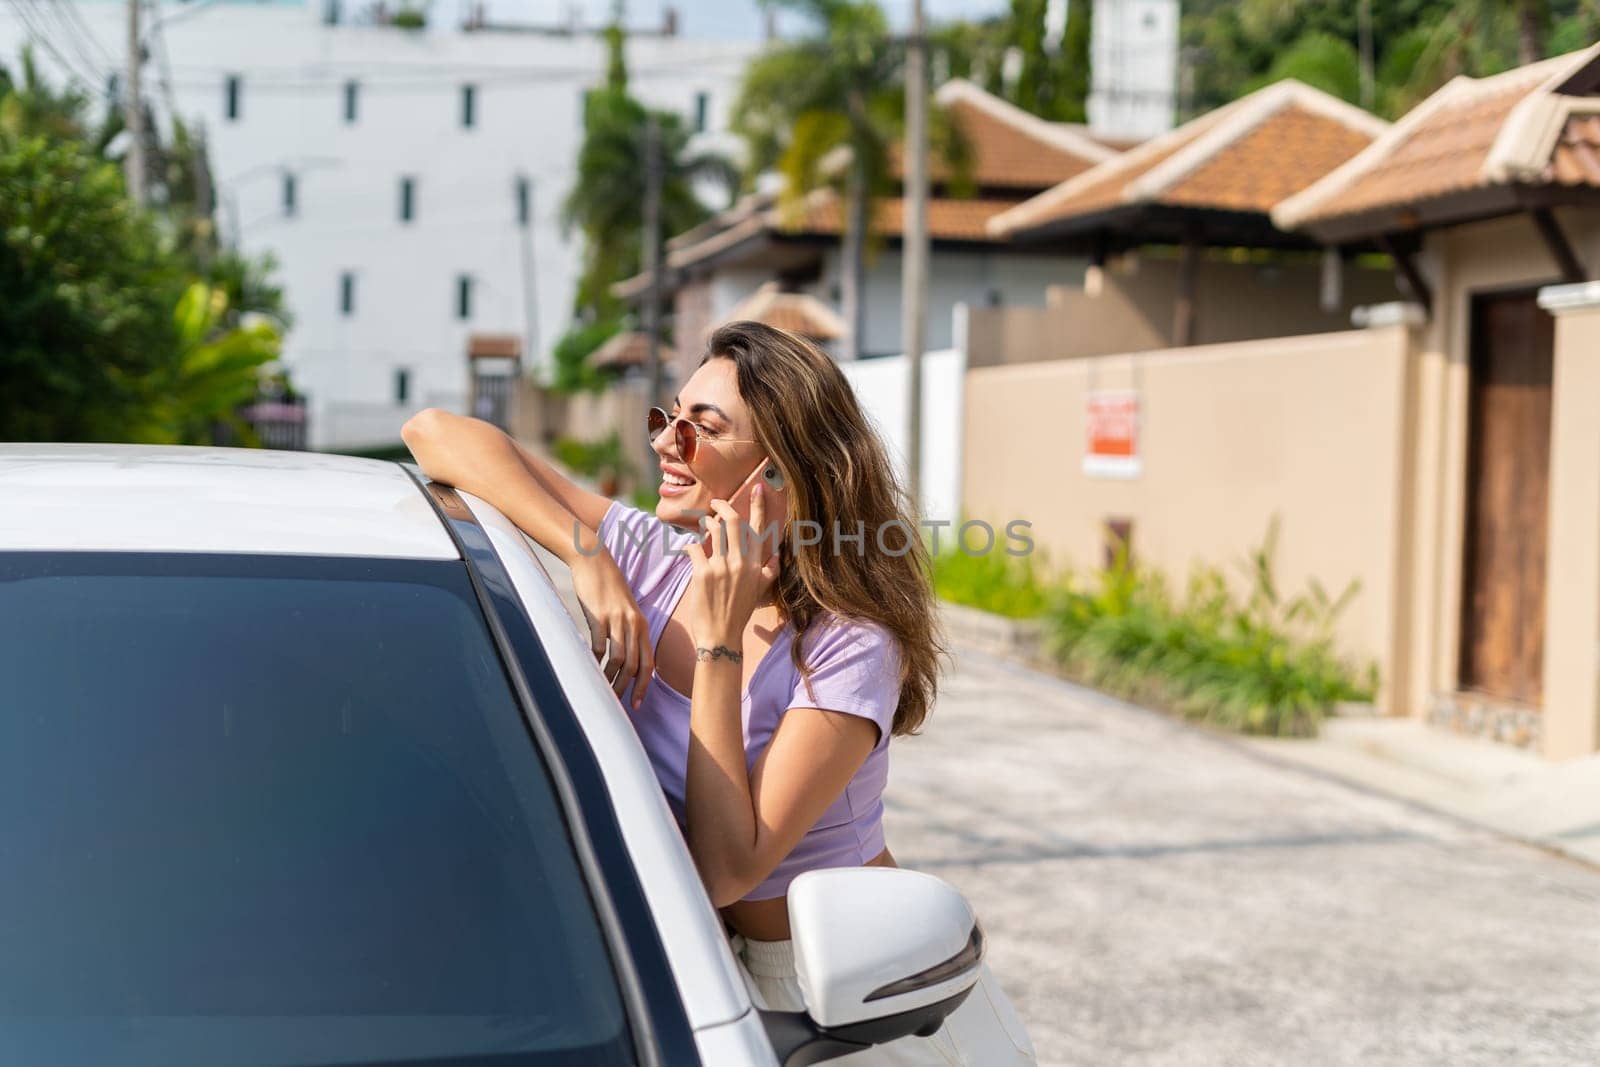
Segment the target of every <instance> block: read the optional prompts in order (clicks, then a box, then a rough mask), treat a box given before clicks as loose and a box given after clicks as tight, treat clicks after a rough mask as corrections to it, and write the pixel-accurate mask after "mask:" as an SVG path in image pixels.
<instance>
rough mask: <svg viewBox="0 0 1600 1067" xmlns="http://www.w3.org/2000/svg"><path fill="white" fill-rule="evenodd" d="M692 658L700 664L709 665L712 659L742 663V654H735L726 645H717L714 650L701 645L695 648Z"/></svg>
mask: <svg viewBox="0 0 1600 1067" xmlns="http://www.w3.org/2000/svg"><path fill="white" fill-rule="evenodd" d="M694 658H695V659H696V660H698V661H699V662H701V663H709V662H710V661H712V660H714V659H726V660H732V661H733V662H734V663H743V662H744V653H743V652H735V651H734V650H733V649H731V648H729V647H728V646H727V645H718V646H717V647H716V648H706V647H705V646H703V645H699V646H696V647H695V650H694Z"/></svg>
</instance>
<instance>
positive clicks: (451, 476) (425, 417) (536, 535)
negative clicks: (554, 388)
mask: <svg viewBox="0 0 1600 1067" xmlns="http://www.w3.org/2000/svg"><path fill="white" fill-rule="evenodd" d="M400 439H401V440H402V441H404V442H405V444H406V447H407V448H409V449H410V450H411V454H412V456H414V457H415V458H416V461H417V466H418V467H420V468H421V469H422V472H423V473H424V474H426V475H427V476H428V477H429V478H431V479H433V480H434V481H438V482H444V483H446V484H448V485H453V486H455V487H456V488H457V489H461V490H464V491H466V492H468V493H471V494H472V495H473V496H476V497H480V498H481V499H483V500H485V501H487V502H488V503H490V504H492V505H494V506H495V507H496V508H498V509H500V511H501V512H503V513H504V514H505V516H506V518H508V519H510V520H511V521H512V522H513V523H515V524H516V525H517V527H518V528H519V529H521V530H522V531H524V532H525V533H527V535H528V536H529V537H531V538H533V539H534V540H535V541H537V542H538V543H539V544H540V545H542V546H543V547H544V548H546V549H548V550H549V551H550V552H552V553H554V554H555V555H556V557H557V558H559V559H560V560H561V561H562V562H563V563H565V564H566V565H567V566H568V567H570V568H571V570H572V584H573V588H574V590H575V591H576V592H577V594H578V600H579V602H580V603H581V604H582V605H583V609H584V613H585V615H586V616H587V619H588V623H589V647H590V648H591V649H592V650H593V652H594V655H595V659H596V660H597V661H599V660H605V658H606V655H607V653H608V651H609V653H610V657H611V658H610V660H609V662H607V672H606V673H607V676H608V677H609V678H610V679H611V683H612V688H614V689H615V690H616V692H617V695H618V696H619V697H620V696H621V695H622V694H623V693H624V692H626V691H627V687H628V685H629V684H630V683H632V682H633V681H634V680H635V679H637V680H638V684H637V685H636V686H635V687H634V693H633V703H634V706H635V707H638V706H639V704H641V703H642V702H643V701H644V693H645V689H646V687H647V686H648V685H649V682H650V675H651V671H652V670H654V667H655V664H654V651H655V650H654V649H652V648H651V647H650V628H649V625H648V623H647V622H646V621H645V618H644V614H643V613H642V612H641V611H640V610H639V606H638V604H636V603H635V602H634V599H633V593H632V591H631V590H630V589H629V588H628V584H627V581H626V580H625V579H624V578H623V576H622V572H621V570H619V569H618V567H617V564H616V561H615V560H613V559H612V558H611V554H610V553H609V552H607V551H606V550H605V548H604V546H603V545H602V543H601V541H600V534H599V532H598V531H599V527H600V522H601V520H602V519H603V518H604V517H605V514H606V510H607V509H608V508H609V507H610V506H611V501H610V500H608V499H607V498H605V497H603V496H601V495H599V494H598V493H591V492H589V491H588V490H586V489H583V488H581V487H580V486H577V485H574V484H573V483H572V482H571V481H570V480H568V479H567V478H565V477H564V476H562V474H561V473H560V472H559V471H557V470H556V469H555V468H554V467H552V466H551V465H550V464H548V463H546V462H545V461H544V460H542V459H540V458H539V457H538V456H536V455H534V454H533V453H531V452H529V451H528V450H526V449H524V448H523V447H522V446H520V445H518V444H517V443H516V442H515V441H513V440H512V439H511V438H510V437H509V436H507V435H506V433H505V432H504V431H502V430H500V429H499V428H498V427H496V426H494V425H492V424H490V423H487V422H484V421H483V420H482V419H474V418H468V417H465V416H462V415H455V414H452V413H450V412H448V411H441V410H439V409H438V408H425V409H423V410H422V411H419V412H418V413H417V414H415V415H413V416H412V417H411V418H410V419H408V420H406V423H405V425H404V426H402V427H401V428H400Z"/></svg>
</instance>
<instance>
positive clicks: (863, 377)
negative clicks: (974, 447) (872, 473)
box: [840, 348, 966, 522]
mask: <svg viewBox="0 0 1600 1067" xmlns="http://www.w3.org/2000/svg"><path fill="white" fill-rule="evenodd" d="M840 367H841V368H842V369H843V370H844V373H845V377H846V378H849V379H850V384H851V385H852V386H854V387H855V391H856V396H857V397H859V398H860V399H861V406H862V407H864V408H865V409H866V411H867V414H868V415H869V416H870V417H871V418H872V420H873V421H874V422H876V423H877V424H878V431H879V433H881V434H882V435H883V439H884V441H885V442H887V443H888V445H889V450H890V452H891V453H892V454H893V456H894V461H895V464H896V467H897V469H898V470H899V471H900V476H901V477H902V478H905V476H906V443H907V442H908V441H909V440H910V437H909V432H908V429H907V426H906V420H907V419H908V418H909V414H908V412H907V410H906V408H907V404H906V400H907V397H906V388H907V385H906V374H907V370H906V358H905V357H904V356H886V357H884V358H882V359H868V360H862V361H860V362H858V363H842V364H840ZM965 373H966V359H965V357H964V355H963V353H962V352H961V351H960V350H958V349H953V348H947V349H944V350H942V351H939V352H929V353H927V354H926V355H924V356H923V357H922V514H923V516H924V517H926V518H930V519H948V520H950V521H952V522H955V521H958V520H959V519H960V517H961V511H960V509H961V414H962V412H961V406H962V379H963V377H964V375H965Z"/></svg>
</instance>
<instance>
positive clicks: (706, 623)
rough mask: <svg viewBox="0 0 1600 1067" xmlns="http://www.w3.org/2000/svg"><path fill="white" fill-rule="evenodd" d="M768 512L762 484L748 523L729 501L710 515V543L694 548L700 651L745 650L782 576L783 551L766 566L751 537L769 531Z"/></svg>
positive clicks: (694, 625) (694, 621)
mask: <svg viewBox="0 0 1600 1067" xmlns="http://www.w3.org/2000/svg"><path fill="white" fill-rule="evenodd" d="M766 513H767V509H766V501H765V499H764V498H763V496H762V486H761V483H760V482H757V483H756V485H755V486H754V487H753V488H752V489H751V490H750V522H749V523H748V524H746V523H745V522H744V520H743V519H741V518H740V517H739V513H738V512H737V511H735V510H734V509H733V506H732V505H731V504H729V503H728V502H727V501H726V500H713V501H711V514H710V515H707V516H706V533H707V534H708V535H709V537H708V540H707V542H706V543H704V544H701V545H699V546H696V547H691V548H690V549H689V559H690V561H691V562H692V563H693V564H694V573H695V578H696V579H697V580H698V582H699V586H700V596H699V597H698V599H697V600H696V602H695V605H694V606H695V609H696V610H695V611H694V613H693V615H692V616H691V618H690V619H689V628H690V631H691V633H692V635H693V637H694V643H695V646H696V647H697V648H699V647H711V646H714V645H719V644H720V645H724V646H726V647H728V648H730V649H732V650H733V651H735V652H738V651H740V649H739V646H740V644H741V642H742V640H743V634H744V627H745V624H746V623H748V622H749V621H750V616H751V614H752V613H754V611H755V610H756V606H757V605H758V604H760V603H761V601H762V600H763V598H764V597H765V596H766V593H767V590H768V589H770V588H771V586H772V583H773V581H774V580H775V579H776V578H777V577H778V553H776V552H774V553H773V555H772V558H771V559H769V560H767V562H766V563H765V564H763V563H762V562H761V557H760V551H761V547H760V545H761V543H760V542H759V541H758V540H756V538H755V536H754V535H753V534H752V533H751V531H752V530H756V531H759V530H763V529H765V528H766V517H767V514H766ZM747 542H754V543H747Z"/></svg>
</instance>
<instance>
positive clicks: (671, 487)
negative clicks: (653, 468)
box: [660, 467, 699, 496]
mask: <svg viewBox="0 0 1600 1067" xmlns="http://www.w3.org/2000/svg"><path fill="white" fill-rule="evenodd" d="M697 484H699V483H698V482H696V481H695V479H693V478H691V477H689V475H687V474H679V473H678V472H677V471H673V470H667V469H666V468H665V467H663V468H661V490H660V491H661V495H662V496H679V495H681V494H683V493H686V492H688V491H689V490H690V489H691V488H693V487H694V486H695V485H697Z"/></svg>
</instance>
